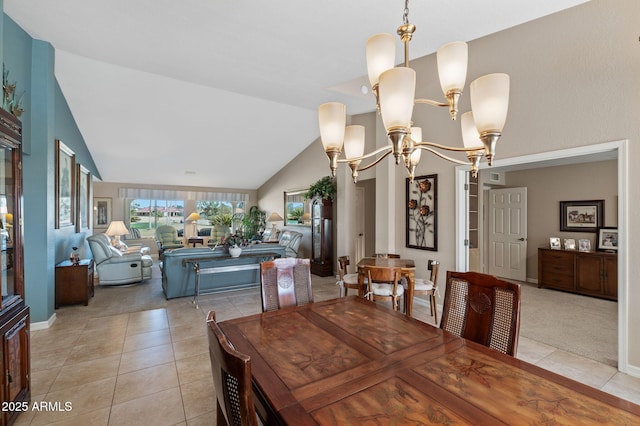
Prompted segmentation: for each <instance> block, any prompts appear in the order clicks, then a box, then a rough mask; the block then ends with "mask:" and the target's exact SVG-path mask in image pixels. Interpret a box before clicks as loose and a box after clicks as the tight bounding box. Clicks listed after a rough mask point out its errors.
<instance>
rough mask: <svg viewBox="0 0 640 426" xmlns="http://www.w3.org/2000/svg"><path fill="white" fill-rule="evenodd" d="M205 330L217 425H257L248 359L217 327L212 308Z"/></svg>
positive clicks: (249, 360)
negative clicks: (214, 393) (207, 340)
mask: <svg viewBox="0 0 640 426" xmlns="http://www.w3.org/2000/svg"><path fill="white" fill-rule="evenodd" d="M207 329H208V336H209V357H210V358H211V370H212V372H213V385H214V387H215V391H216V418H217V424H218V425H230V426H236V425H238V426H240V425H242V426H244V425H247V426H257V425H258V419H257V417H256V409H255V406H254V404H253V390H252V388H251V359H250V358H249V356H248V355H245V354H243V353H240V352H238V351H236V350H235V348H234V347H233V346H232V345H231V343H230V342H229V340H228V339H227V336H225V334H224V333H223V331H222V330H221V329H220V327H219V326H218V323H217V322H216V314H215V312H214V311H209V314H208V315H207Z"/></svg>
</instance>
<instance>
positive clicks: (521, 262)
mask: <svg viewBox="0 0 640 426" xmlns="http://www.w3.org/2000/svg"><path fill="white" fill-rule="evenodd" d="M489 273H490V274H491V275H496V276H499V277H502V278H510V279H513V280H518V281H526V279H527V188H506V189H492V190H490V191H489Z"/></svg>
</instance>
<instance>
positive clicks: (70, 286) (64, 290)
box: [55, 259, 93, 309]
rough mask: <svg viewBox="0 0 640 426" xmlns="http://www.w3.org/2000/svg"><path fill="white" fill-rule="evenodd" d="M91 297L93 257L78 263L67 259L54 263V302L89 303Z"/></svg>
mask: <svg viewBox="0 0 640 426" xmlns="http://www.w3.org/2000/svg"><path fill="white" fill-rule="evenodd" d="M91 297H93V259H83V260H81V261H80V263H79V264H78V265H74V264H73V263H71V262H70V261H68V260H65V261H63V262H60V263H58V264H57V265H56V303H55V307H56V309H58V307H59V306H60V305H72V304H74V303H84V306H87V305H88V304H89V298H91Z"/></svg>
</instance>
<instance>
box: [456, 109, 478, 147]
mask: <svg viewBox="0 0 640 426" xmlns="http://www.w3.org/2000/svg"><path fill="white" fill-rule="evenodd" d="M460 127H461V128H462V144H463V145H464V147H465V148H480V147H482V146H483V144H482V141H481V140H480V133H478V129H477V128H476V123H475V121H474V120H473V112H472V111H469V112H465V113H464V114H462V116H461V117H460Z"/></svg>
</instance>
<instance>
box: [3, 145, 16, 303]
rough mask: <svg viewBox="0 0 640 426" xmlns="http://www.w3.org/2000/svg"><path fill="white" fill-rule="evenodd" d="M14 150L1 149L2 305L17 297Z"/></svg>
mask: <svg viewBox="0 0 640 426" xmlns="http://www.w3.org/2000/svg"><path fill="white" fill-rule="evenodd" d="M12 151H13V150H12V149H11V148H6V147H0V282H1V283H2V305H3V306H4V305H5V302H6V301H7V300H8V299H10V298H12V297H13V296H14V295H15V274H14V264H13V263H14V262H13V243H14V241H15V228H14V221H13V218H14V213H15V212H14V206H15V199H14V190H13V189H14V188H13V182H15V178H14V176H13V170H12V164H13V160H12V159H13V155H12Z"/></svg>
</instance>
